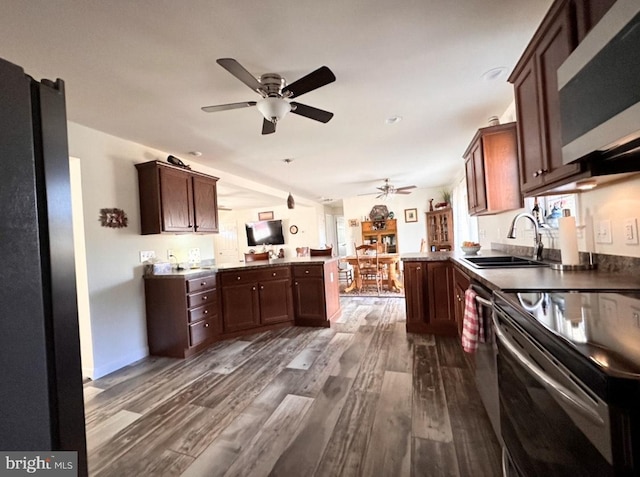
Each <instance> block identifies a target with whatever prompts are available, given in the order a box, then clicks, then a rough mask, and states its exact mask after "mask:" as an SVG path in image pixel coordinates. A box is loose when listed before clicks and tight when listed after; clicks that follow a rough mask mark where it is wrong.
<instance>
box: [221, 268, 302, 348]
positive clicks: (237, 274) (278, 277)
mask: <svg viewBox="0 0 640 477" xmlns="http://www.w3.org/2000/svg"><path fill="white" fill-rule="evenodd" d="M219 276H220V291H221V294H220V297H221V302H222V323H223V330H222V332H223V334H225V335H226V334H230V333H237V332H241V331H244V330H254V329H256V328H261V327H264V326H266V325H276V324H281V323H290V324H293V316H294V314H293V297H292V295H291V272H290V269H289V267H274V268H264V269H260V270H236V271H228V272H219Z"/></svg>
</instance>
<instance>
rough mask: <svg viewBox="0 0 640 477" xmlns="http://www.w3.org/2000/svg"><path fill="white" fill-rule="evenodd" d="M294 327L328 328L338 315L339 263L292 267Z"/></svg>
mask: <svg viewBox="0 0 640 477" xmlns="http://www.w3.org/2000/svg"><path fill="white" fill-rule="evenodd" d="M292 269H293V295H294V303H295V318H296V325H302V326H324V327H329V325H330V320H332V319H334V318H337V317H338V316H339V315H340V312H341V308H340V295H339V287H338V262H337V261H333V262H329V263H326V262H325V263H317V264H312V265H308V264H305V265H293V266H292Z"/></svg>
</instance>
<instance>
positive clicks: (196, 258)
mask: <svg viewBox="0 0 640 477" xmlns="http://www.w3.org/2000/svg"><path fill="white" fill-rule="evenodd" d="M189 262H190V263H198V262H200V249H199V248H192V249H189Z"/></svg>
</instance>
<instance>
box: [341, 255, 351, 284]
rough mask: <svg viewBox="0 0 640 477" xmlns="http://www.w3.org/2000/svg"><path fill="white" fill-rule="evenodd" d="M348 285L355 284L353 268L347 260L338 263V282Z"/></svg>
mask: <svg viewBox="0 0 640 477" xmlns="http://www.w3.org/2000/svg"><path fill="white" fill-rule="evenodd" d="M343 279H344V281H345V282H346V283H347V286H349V285H351V283H352V282H353V266H352V265H351V264H350V263H349V262H347V261H346V260H340V261H339V262H338V280H339V281H342V280H343Z"/></svg>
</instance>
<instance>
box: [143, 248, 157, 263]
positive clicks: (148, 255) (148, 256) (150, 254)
mask: <svg viewBox="0 0 640 477" xmlns="http://www.w3.org/2000/svg"><path fill="white" fill-rule="evenodd" d="M155 257H156V252H155V251H153V250H143V251H141V252H140V263H144V262H147V261H149V260H150V259H152V258H155Z"/></svg>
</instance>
